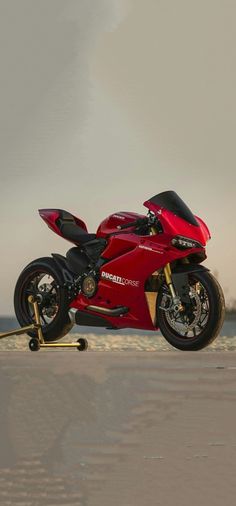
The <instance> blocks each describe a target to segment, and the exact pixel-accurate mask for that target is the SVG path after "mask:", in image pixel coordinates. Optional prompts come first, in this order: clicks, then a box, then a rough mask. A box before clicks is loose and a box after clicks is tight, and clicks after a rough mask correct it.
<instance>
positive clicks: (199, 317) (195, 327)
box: [160, 278, 210, 341]
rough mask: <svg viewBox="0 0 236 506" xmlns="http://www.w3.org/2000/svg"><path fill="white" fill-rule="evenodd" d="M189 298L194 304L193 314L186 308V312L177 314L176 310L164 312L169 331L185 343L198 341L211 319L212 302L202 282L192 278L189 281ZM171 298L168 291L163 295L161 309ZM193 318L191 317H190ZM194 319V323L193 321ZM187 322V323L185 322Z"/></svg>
mask: <svg viewBox="0 0 236 506" xmlns="http://www.w3.org/2000/svg"><path fill="white" fill-rule="evenodd" d="M189 285H190V290H189V296H190V299H191V304H192V314H191V315H190V307H188V308H187V310H186V307H185V309H184V312H182V313H181V312H180V311H179V312H178V313H175V312H174V310H173V311H172V310H169V311H163V310H162V311H163V313H164V319H165V324H166V325H167V326H168V328H169V330H170V331H171V332H172V333H173V334H174V335H175V336H176V337H177V338H179V339H181V340H185V341H193V340H198V339H199V338H200V337H201V335H202V334H203V332H204V331H205V329H206V327H207V324H208V321H209V317H210V300H209V294H208V292H207V288H206V286H204V283H202V282H201V281H199V280H197V279H194V278H191V279H190V280H189ZM166 298H169V295H168V294H167V291H165V293H164V294H163V297H162V300H161V304H160V305H161V307H163V305H164V304H165V303H166ZM190 316H191V317H190ZM191 318H192V321H191ZM184 320H185V321H184Z"/></svg>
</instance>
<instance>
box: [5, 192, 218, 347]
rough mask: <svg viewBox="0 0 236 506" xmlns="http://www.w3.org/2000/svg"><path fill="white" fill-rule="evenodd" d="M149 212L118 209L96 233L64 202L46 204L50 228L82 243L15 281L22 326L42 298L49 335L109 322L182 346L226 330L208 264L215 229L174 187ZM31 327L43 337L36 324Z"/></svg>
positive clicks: (31, 268) (54, 336)
mask: <svg viewBox="0 0 236 506" xmlns="http://www.w3.org/2000/svg"><path fill="white" fill-rule="evenodd" d="M144 206H145V207H147V208H148V214H147V216H143V215H140V214H136V213H131V212H117V213H115V214H112V215H111V216H109V217H108V218H106V219H105V220H104V221H103V222H102V223H101V224H100V226H99V227H98V230H97V233H96V234H90V233H88V231H87V227H86V225H85V223H84V222H83V221H82V220H81V219H79V218H77V217H76V216H73V215H72V214H70V213H68V212H67V211H63V210H60V209H41V210H39V214H40V216H41V217H42V218H43V220H44V221H45V222H46V223H47V225H48V226H49V228H50V229H51V230H53V231H54V232H55V233H56V234H58V235H60V236H61V237H63V238H64V239H67V240H68V241H70V242H71V243H73V244H74V245H75V246H73V247H72V248H70V249H69V251H68V252H67V253H66V256H65V257H64V256H62V255H59V254H52V256H51V257H44V258H40V259H37V260H34V261H33V262H31V263H30V264H29V265H28V266H27V267H26V268H25V269H24V270H23V272H22V273H21V275H20V277H19V279H18V281H17V284H16V288H15V296H14V305H15V312H16V317H17V319H18V321H19V323H20V325H21V326H25V325H29V324H30V323H32V320H33V313H32V307H31V305H30V303H29V301H28V299H29V295H33V296H34V298H35V300H37V302H38V307H39V311H40V318H41V324H42V330H43V335H44V339H45V341H46V342H50V341H55V340H58V339H60V338H61V337H63V336H64V335H65V334H67V333H68V332H69V330H70V329H71V327H72V326H73V325H74V324H77V325H88V326H94V327H104V328H107V329H114V330H117V329H124V328H133V329H143V330H153V331H154V332H155V331H157V330H158V329H160V330H161V332H162V334H163V336H164V337H165V338H166V339H167V341H168V342H169V343H170V344H172V345H173V346H175V347H176V348H179V349H180V350H200V349H201V348H204V347H205V346H207V345H208V344H209V343H211V342H212V341H213V340H214V339H215V338H216V336H217V335H218V333H219V331H220V329H221V326H222V323H223V319H224V310H225V304H224V296H223V292H222V289H221V287H220V285H219V283H218V282H217V280H216V279H215V278H214V277H213V276H212V274H211V273H210V272H209V270H208V269H207V268H206V267H204V266H203V265H201V263H202V262H203V261H204V260H205V259H206V251H205V247H206V243H207V241H208V240H209V239H210V232H209V230H208V228H207V226H206V225H205V223H204V222H203V221H202V220H201V219H200V218H198V217H197V216H194V215H193V214H192V212H191V211H190V209H189V208H188V207H187V206H186V204H185V203H184V202H183V201H182V200H181V198H180V197H179V196H178V195H177V194H176V193H175V192H173V191H166V192H163V193H160V194H158V195H155V196H154V197H152V198H150V199H149V200H147V201H146V202H144ZM29 335H30V336H32V337H35V335H36V331H32V332H31V331H30V332H29Z"/></svg>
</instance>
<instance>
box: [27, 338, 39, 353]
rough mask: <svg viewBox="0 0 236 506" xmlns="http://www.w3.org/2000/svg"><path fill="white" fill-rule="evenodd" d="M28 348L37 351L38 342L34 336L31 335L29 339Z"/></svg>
mask: <svg viewBox="0 0 236 506" xmlns="http://www.w3.org/2000/svg"><path fill="white" fill-rule="evenodd" d="M29 349H30V350H31V351H38V350H39V349H40V342H39V340H38V339H37V338H36V337H32V339H30V341H29Z"/></svg>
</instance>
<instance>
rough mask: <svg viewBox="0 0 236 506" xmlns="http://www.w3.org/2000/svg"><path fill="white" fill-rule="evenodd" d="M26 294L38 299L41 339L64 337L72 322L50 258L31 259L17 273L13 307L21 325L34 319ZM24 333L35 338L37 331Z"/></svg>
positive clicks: (27, 323) (63, 290) (60, 284)
mask: <svg viewBox="0 0 236 506" xmlns="http://www.w3.org/2000/svg"><path fill="white" fill-rule="evenodd" d="M30 295H33V297H34V298H35V299H36V300H37V302H38V307H39V314H40V321H41V325H42V332H43V337H44V340H45V341H46V342H50V341H56V340H58V339H61V338H62V337H63V336H65V335H66V334H67V333H68V332H69V331H70V329H71V328H72V326H73V324H72V323H71V321H70V318H69V315H68V309H69V308H68V296H67V292H66V289H65V288H64V287H63V280H62V278H61V274H60V272H59V271H58V269H57V266H56V265H55V262H54V260H53V258H50V257H45V258H39V259H37V260H34V261H33V262H31V263H30V264H29V265H27V267H25V269H24V270H23V271H22V273H21V274H20V276H19V279H18V281H17V283H16V287H15V294H14V307H15V314H16V318H17V320H18V322H19V324H20V326H21V327H24V326H27V325H30V324H31V323H33V322H34V321H35V320H34V311H33V307H32V304H30V303H29V300H28V299H29V296H30ZM28 335H29V336H31V337H37V331H34V330H33V331H30V332H28Z"/></svg>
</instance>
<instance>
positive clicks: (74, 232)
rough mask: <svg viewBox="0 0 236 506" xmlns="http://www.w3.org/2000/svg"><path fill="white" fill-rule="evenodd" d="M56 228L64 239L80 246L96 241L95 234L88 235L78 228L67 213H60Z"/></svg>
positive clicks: (71, 216)
mask: <svg viewBox="0 0 236 506" xmlns="http://www.w3.org/2000/svg"><path fill="white" fill-rule="evenodd" d="M57 226H58V228H59V230H60V232H61V234H62V236H63V237H65V239H69V241H72V242H74V243H75V244H78V245H82V244H84V243H86V242H89V241H93V240H94V239H96V237H97V236H96V234H89V233H88V232H86V230H84V229H83V228H82V227H80V226H79V225H78V224H77V223H76V221H75V218H74V216H73V215H72V214H70V213H68V212H67V211H60V217H59V218H58V220H57Z"/></svg>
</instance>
